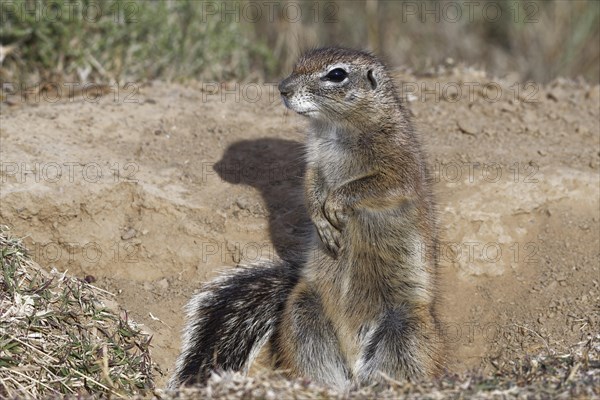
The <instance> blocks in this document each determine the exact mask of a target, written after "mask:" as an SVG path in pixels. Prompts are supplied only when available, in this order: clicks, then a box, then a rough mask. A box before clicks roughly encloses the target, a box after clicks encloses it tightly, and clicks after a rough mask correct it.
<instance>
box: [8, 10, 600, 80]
mask: <svg viewBox="0 0 600 400" xmlns="http://www.w3.org/2000/svg"><path fill="white" fill-rule="evenodd" d="M1 1H2V9H1V12H2V15H1V26H2V28H1V31H0V44H1V46H2V51H1V54H0V79H1V80H2V81H3V82H7V81H9V82H19V83H20V84H23V83H25V84H35V83H39V82H43V81H47V80H52V81H56V80H64V81H68V80H78V81H88V82H106V83H113V82H119V83H123V82H127V81H139V80H152V79H164V80H175V81H182V80H187V79H197V80H219V81H228V80H236V81H275V80H277V79H279V78H280V77H281V76H285V75H286V74H287V73H289V70H290V68H291V66H292V65H293V62H294V60H295V59H296V57H297V56H298V54H300V53H301V52H302V51H303V50H306V49H308V48H312V47H317V46H326V45H332V44H336V45H343V46H350V47H356V48H363V49H368V50H372V51H375V52H376V53H377V54H379V55H381V56H383V57H384V59H385V60H386V61H387V62H388V64H390V65H392V66H395V67H396V66H404V67H406V68H408V69H411V70H412V71H413V73H415V74H416V75H419V74H427V73H429V72H431V71H432V70H435V68H436V67H437V66H439V65H455V64H465V65H469V66H474V67H477V68H480V69H483V70H485V71H487V72H489V74H490V75H492V76H497V77H504V76H507V75H509V74H510V76H514V77H515V79H519V80H521V81H525V80H534V81H537V82H548V81H551V80H552V79H554V78H556V77H558V76H562V77H570V78H579V77H583V78H584V79H586V80H587V81H589V82H591V83H598V81H599V79H600V59H599V53H600V23H599V19H600V2H598V1H597V0H579V1H564V0H548V1H521V0H517V1H500V0H497V1H491V0H490V1H486V0H479V1H446V0H439V1H399V0H390V1H387V0H365V1H339V0H331V1H312V0H306V1H303V0H298V1H281V2H267V1H195V0H145V1H131V0H76V1H68V0H52V1H46V0H43V1H40V0H37V1H35V0H1Z"/></svg>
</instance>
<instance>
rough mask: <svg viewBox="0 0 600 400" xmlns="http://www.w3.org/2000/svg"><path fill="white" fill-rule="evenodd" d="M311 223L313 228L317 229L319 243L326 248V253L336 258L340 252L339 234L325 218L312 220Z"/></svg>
mask: <svg viewBox="0 0 600 400" xmlns="http://www.w3.org/2000/svg"><path fill="white" fill-rule="evenodd" d="M313 222H314V224H315V228H317V234H318V235H319V239H321V243H323V245H324V246H325V248H327V251H329V252H330V253H331V254H332V255H333V257H334V258H337V256H338V253H339V250H340V237H341V232H340V231H339V230H337V229H336V228H335V227H334V226H333V225H331V223H330V222H329V221H328V220H327V218H325V216H321V217H319V218H314V220H313Z"/></svg>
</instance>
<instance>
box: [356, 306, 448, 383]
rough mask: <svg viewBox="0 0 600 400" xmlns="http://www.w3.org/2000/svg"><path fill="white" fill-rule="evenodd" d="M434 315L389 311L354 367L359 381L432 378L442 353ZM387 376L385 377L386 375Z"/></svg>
mask: <svg viewBox="0 0 600 400" xmlns="http://www.w3.org/2000/svg"><path fill="white" fill-rule="evenodd" d="M439 345H440V343H439V337H438V336H437V335H436V331H435V324H434V320H433V318H432V316H431V315H430V314H429V313H428V312H427V311H420V310H410V309H409V308H408V307H398V308H396V309H394V310H389V311H387V312H386V313H385V314H384V315H383V316H382V317H381V319H380V320H379V323H378V325H377V327H376V328H375V329H374V330H373V331H372V333H371V334H370V338H368V339H367V344H366V345H365V347H364V348H363V351H362V354H361V357H360V358H359V360H358V361H357V363H356V365H355V366H354V373H355V376H356V379H357V381H358V382H362V383H365V382H374V381H381V380H382V379H383V378H384V375H385V376H387V377H390V378H392V379H409V380H410V379H421V378H427V377H432V376H434V375H435V373H436V372H437V369H438V366H439V365H438V364H439V358H440V351H439V347H440V346H439ZM382 374H383V375H382Z"/></svg>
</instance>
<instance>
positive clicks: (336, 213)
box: [323, 192, 350, 231]
mask: <svg viewBox="0 0 600 400" xmlns="http://www.w3.org/2000/svg"><path fill="white" fill-rule="evenodd" d="M341 197H342V196H338V195H336V192H332V193H331V194H330V195H329V196H327V199H326V200H325V204H324V205H323V214H324V215H325V218H327V220H328V221H329V222H330V223H331V225H333V226H334V228H336V229H337V230H338V231H342V230H343V229H344V227H345V226H346V223H347V222H348V214H349V212H350V209H349V207H347V206H346V205H345V203H344V202H343V201H342V200H341Z"/></svg>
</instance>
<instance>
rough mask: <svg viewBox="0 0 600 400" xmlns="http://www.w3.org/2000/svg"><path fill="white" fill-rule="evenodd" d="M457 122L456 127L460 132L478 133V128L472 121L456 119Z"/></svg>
mask: <svg viewBox="0 0 600 400" xmlns="http://www.w3.org/2000/svg"><path fill="white" fill-rule="evenodd" d="M457 124H458V129H459V130H460V131H461V132H462V133H465V134H467V135H473V136H475V135H477V134H478V133H479V129H477V127H476V126H475V125H473V124H472V123H470V122H468V121H463V120H461V121H457Z"/></svg>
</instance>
